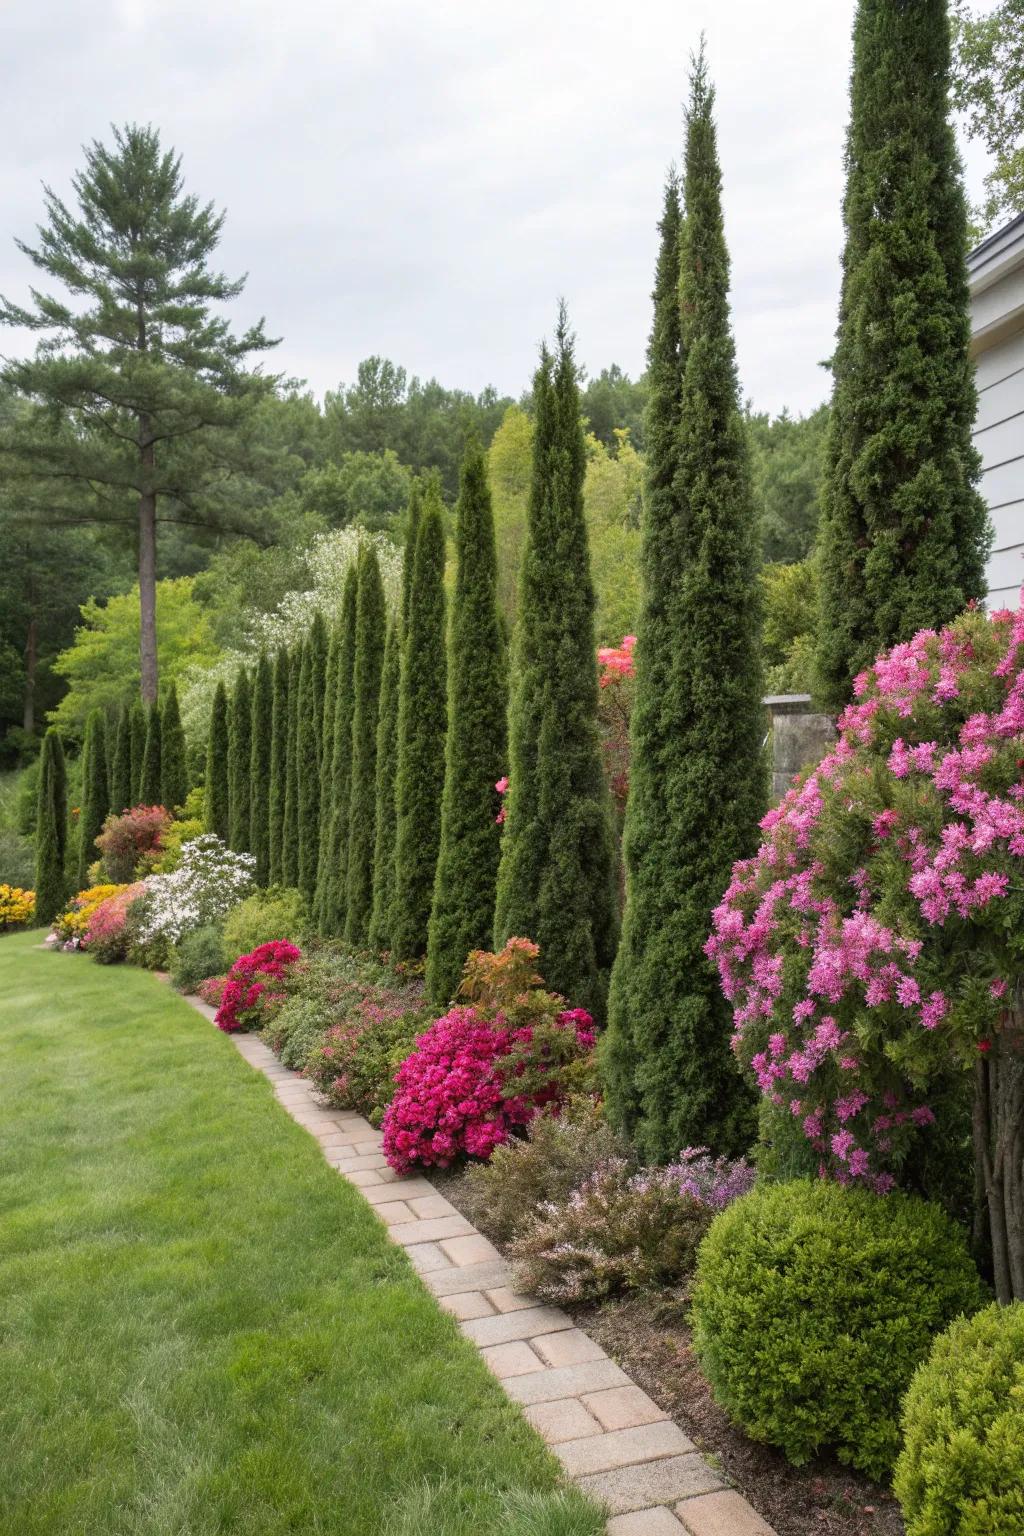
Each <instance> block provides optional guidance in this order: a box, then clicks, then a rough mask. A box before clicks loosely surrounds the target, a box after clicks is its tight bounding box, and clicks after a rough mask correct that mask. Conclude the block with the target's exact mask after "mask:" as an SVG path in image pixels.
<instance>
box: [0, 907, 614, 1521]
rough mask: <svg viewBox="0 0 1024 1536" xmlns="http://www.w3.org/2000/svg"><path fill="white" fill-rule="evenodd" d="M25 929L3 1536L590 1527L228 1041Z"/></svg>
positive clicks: (2, 1411) (0, 1390) (13, 940)
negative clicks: (53, 950) (43, 944)
mask: <svg viewBox="0 0 1024 1536" xmlns="http://www.w3.org/2000/svg"><path fill="white" fill-rule="evenodd" d="M39 940H40V934H39V932H38V931H37V932H36V933H34V934H19V935H9V936H5V937H3V938H0V1532H2V1533H3V1536H41V1533H46V1536H51V1533H52V1536H57V1533H59V1536H79V1533H81V1536H106V1533H108V1532H117V1533H118V1536H143V1533H144V1536H206V1533H214V1532H238V1533H244V1536H266V1533H279V1532H308V1533H316V1536H327V1533H337V1536H363V1533H378V1532H379V1533H381V1536H488V1533H498V1532H500V1533H502V1536H597V1533H598V1532H600V1531H601V1529H602V1525H603V1522H602V1519H601V1517H600V1515H599V1514H598V1513H597V1512H596V1511H595V1510H594V1509H593V1507H592V1506H590V1505H589V1504H587V1503H585V1501H584V1500H583V1499H582V1498H581V1497H580V1496H579V1495H578V1494H577V1493H576V1492H574V1491H572V1490H568V1491H564V1490H563V1491H560V1490H559V1488H558V1473H557V1465H556V1463H555V1462H554V1460H553V1459H552V1458H551V1457H550V1456H549V1454H548V1452H547V1451H546V1450H545V1448H544V1446H543V1444H542V1443H541V1441H540V1440H539V1439H538V1438H537V1437H536V1436H535V1435H534V1434H533V1432H532V1430H530V1429H529V1427H528V1426H527V1425H526V1424H525V1422H524V1421H523V1420H522V1419H521V1417H520V1416H519V1413H518V1410H517V1409H515V1408H513V1407H512V1406H511V1405H510V1404H509V1403H508V1402H507V1400H506V1399H505V1397H504V1395H503V1393H502V1392H501V1390H500V1388H499V1387H498V1385H497V1383H496V1382H494V1381H493V1380H492V1379H491V1377H490V1376H489V1374H488V1372H487V1370H486V1369H485V1367H484V1366H483V1365H482V1364H481V1362H480V1361H479V1360H478V1358H477V1356H476V1353H475V1351H474V1349H473V1348H472V1346H470V1345H469V1344H468V1343H466V1342H465V1341H464V1340H463V1339H462V1338H461V1336H460V1335H459V1333H458V1330H457V1329H456V1327H455V1325H454V1324H453V1322H452V1321H451V1319H450V1318H448V1317H447V1315H446V1314H444V1313H443V1312H441V1311H440V1309H439V1308H438V1307H437V1305H436V1303H435V1302H434V1300H433V1299H432V1297H431V1296H429V1294H428V1293H427V1292H426V1291H425V1290H424V1288H423V1287H422V1286H421V1284H420V1282H419V1281H418V1280H417V1278H416V1277H415V1275H414V1273H413V1271H412V1269H411V1267H410V1266H409V1264H408V1261H407V1260H406V1258H405V1256H404V1254H402V1253H401V1252H399V1251H398V1250H396V1249H395V1248H394V1247H392V1246H391V1245H390V1244H389V1243H388V1241H387V1239H386V1237H385V1236H384V1234H383V1231H382V1229H381V1227H380V1226H379V1224H378V1223H377V1221H376V1219H375V1218H374V1216H373V1215H372V1214H371V1212H370V1210H369V1209H368V1207H367V1206H366V1204H365V1203H364V1202H363V1201H362V1199H361V1198H360V1196H359V1195H358V1194H357V1193H356V1191H354V1190H353V1189H351V1188H350V1187H349V1186H348V1185H346V1184H345V1182H344V1181H343V1180H342V1179H341V1178H339V1177H338V1175H337V1174H335V1173H333V1172H332V1171H331V1170H330V1169H329V1168H328V1167H327V1166H326V1164H325V1163H324V1162H323V1160H322V1158H321V1156H320V1152H319V1149H318V1147H317V1146H316V1144H315V1143H314V1142H313V1141H312V1139H311V1138H310V1137H309V1136H307V1135H306V1133H305V1132H304V1131H302V1130H300V1129H299V1127H298V1126H297V1125H295V1124H294V1123H293V1122H292V1121H291V1120H290V1119H289V1117H288V1116H287V1115H286V1114H285V1112H284V1110H283V1109H281V1108H280V1107H279V1106H278V1104H277V1102H276V1101H275V1099H274V1096H273V1093H272V1090H271V1088H270V1085H269V1083H267V1082H266V1080H265V1079H264V1078H263V1077H262V1076H260V1075H259V1074H257V1073H256V1072H254V1071H252V1070H251V1069H250V1068H249V1067H248V1066H246V1064H245V1063H244V1062H243V1061H242V1060H241V1058H240V1057H239V1056H238V1055H237V1053H236V1052H235V1049H234V1047H233V1046H232V1044H231V1042H230V1041H229V1040H227V1039H226V1038H225V1037H224V1036H222V1035H220V1034H218V1033H217V1031H216V1030H213V1029H211V1027H210V1026H209V1024H207V1023H206V1022H205V1021H204V1020H203V1019H202V1018H201V1017H200V1016H199V1015H198V1014H197V1013H195V1012H194V1011H193V1010H192V1009H191V1008H190V1007H189V1006H188V1005H187V1004H186V1003H184V1002H183V1001H182V1000H181V999H180V998H178V997H176V996H175V995H174V994H173V993H172V992H171V991H170V990H169V989H168V988H167V987H165V986H164V985H162V984H161V983H160V982H159V981H157V980H156V979H155V977H153V976H150V975H147V974H145V973H144V972H140V971H135V970H131V969H129V968H127V967H124V966H121V967H111V968H105V967H102V966H98V965H96V964H94V963H93V962H92V961H91V960H88V959H87V958H85V957H84V956H80V955H65V954H48V953H46V952H44V951H42V950H40V949H38V948H36V946H37V945H38V943H39Z"/></svg>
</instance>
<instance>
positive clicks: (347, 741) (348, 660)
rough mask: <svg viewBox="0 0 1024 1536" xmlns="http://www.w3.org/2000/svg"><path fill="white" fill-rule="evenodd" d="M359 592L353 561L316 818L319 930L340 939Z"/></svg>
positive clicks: (345, 882)
mask: <svg viewBox="0 0 1024 1536" xmlns="http://www.w3.org/2000/svg"><path fill="white" fill-rule="evenodd" d="M358 594H359V573H358V569H357V567H356V565H354V564H353V565H350V566H349V568H348V574H347V575H346V577H345V590H344V592H343V594H342V600H341V635H340V639H339V642H338V667H337V672H336V675H335V680H334V688H335V701H334V741H333V743H332V745H331V771H330V775H329V778H328V781H327V784H326V786H325V788H326V800H325V804H324V806H323V809H322V814H321V817H320V828H321V833H320V859H319V863H318V867H317V887H316V899H315V902H314V915H315V917H316V920H317V926H318V928H319V931H320V932H321V933H322V934H324V935H325V936H326V937H330V938H340V937H341V935H342V934H343V933H344V931H345V900H346V895H347V891H348V834H349V799H350V793H351V786H352V719H353V715H354V714H355V667H356V606H357V601H358Z"/></svg>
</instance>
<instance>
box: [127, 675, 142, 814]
mask: <svg viewBox="0 0 1024 1536" xmlns="http://www.w3.org/2000/svg"><path fill="white" fill-rule="evenodd" d="M130 723H131V732H130V747H131V763H130V766H131V797H130V799H129V801H128V804H129V805H138V803H139V800H138V794H139V785H140V784H141V783H142V759H143V757H144V756H145V752H146V706H145V705H144V704H143V703H142V701H141V699H136V700H135V703H134V704H133V705H132V711H131V722H130Z"/></svg>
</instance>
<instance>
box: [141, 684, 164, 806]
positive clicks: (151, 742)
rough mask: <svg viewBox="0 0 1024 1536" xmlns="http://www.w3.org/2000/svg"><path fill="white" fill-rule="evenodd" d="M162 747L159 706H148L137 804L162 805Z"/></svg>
mask: <svg viewBox="0 0 1024 1536" xmlns="http://www.w3.org/2000/svg"><path fill="white" fill-rule="evenodd" d="M162 792H163V746H162V743H161V740H160V706H159V704H150V706H149V708H148V709H147V710H146V745H145V747H144V748H143V752H142V772H141V774H140V776H139V804H140V805H162V804H163V801H162V800H161V799H160V796H161V793H162Z"/></svg>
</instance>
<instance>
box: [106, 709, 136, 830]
mask: <svg viewBox="0 0 1024 1536" xmlns="http://www.w3.org/2000/svg"><path fill="white" fill-rule="evenodd" d="M131 803H132V717H131V708H130V706H129V705H127V704H122V705H121V708H120V709H119V710H118V712H117V727H116V729H115V732H114V741H113V757H112V760H111V763H110V809H111V810H112V811H113V812H114V814H115V815H119V814H120V813H121V811H125V810H127V809H128V807H129V806H130V805H131Z"/></svg>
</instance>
